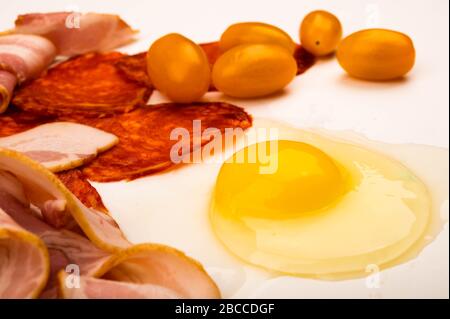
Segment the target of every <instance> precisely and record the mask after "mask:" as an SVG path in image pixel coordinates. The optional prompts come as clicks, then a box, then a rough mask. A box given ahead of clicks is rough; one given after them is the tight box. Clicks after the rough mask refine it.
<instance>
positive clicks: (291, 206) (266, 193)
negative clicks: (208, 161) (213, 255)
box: [215, 141, 345, 218]
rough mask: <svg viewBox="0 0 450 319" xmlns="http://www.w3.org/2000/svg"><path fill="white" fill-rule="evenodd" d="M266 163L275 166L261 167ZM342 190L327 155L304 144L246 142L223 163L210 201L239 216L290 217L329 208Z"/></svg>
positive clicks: (340, 176) (339, 176)
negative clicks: (242, 147) (269, 168)
mask: <svg viewBox="0 0 450 319" xmlns="http://www.w3.org/2000/svg"><path fill="white" fill-rule="evenodd" d="M274 143H276V144H274ZM261 154H264V155H263V156H261ZM252 159H254V160H252ZM269 166H272V167H275V169H273V170H271V171H270V170H266V171H268V172H264V168H268V167H269ZM230 185H233V187H230ZM344 190H345V182H344V178H343V175H342V173H341V171H340V169H339V167H338V166H337V165H336V163H335V162H334V161H333V160H332V159H331V158H330V157H329V156H328V155H327V154H325V153H324V152H322V151H321V150H319V149H318V148H316V147H314V146H311V145H308V144H306V143H300V142H293V141H272V142H262V143H259V144H255V145H253V146H250V147H247V148H245V149H243V150H241V151H240V152H237V153H235V154H234V155H233V157H232V158H231V160H229V161H228V162H227V163H225V164H224V165H223V166H222V169H221V171H220V173H219V177H218V180H217V188H216V194H215V195H216V196H215V200H216V203H217V205H219V206H222V207H223V208H225V209H224V210H222V211H224V212H228V213H229V214H234V215H239V216H241V217H242V216H253V217H263V218H286V217H289V218H291V217H295V216H296V215H297V214H305V213H308V212H313V211H317V210H320V209H323V208H325V207H328V206H329V205H331V204H332V203H333V202H335V201H336V200H337V199H339V198H340V196H341V195H342V193H343V192H344Z"/></svg>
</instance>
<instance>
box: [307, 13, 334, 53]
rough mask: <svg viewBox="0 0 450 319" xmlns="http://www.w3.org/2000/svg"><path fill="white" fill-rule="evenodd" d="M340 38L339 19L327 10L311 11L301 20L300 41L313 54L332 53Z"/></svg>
mask: <svg viewBox="0 0 450 319" xmlns="http://www.w3.org/2000/svg"><path fill="white" fill-rule="evenodd" d="M341 38H342V26H341V23H340V22H339V19H338V18H336V16H334V15H333V14H331V13H329V12H327V11H322V10H318V11H313V12H311V13H309V14H308V15H307V16H306V17H305V18H304V19H303V21H302V24H301V26H300V42H301V44H302V46H303V47H304V48H305V49H306V50H308V51H309V52H311V53H312V54H314V55H315V56H325V55H328V54H331V53H333V52H334V51H335V50H336V48H337V46H338V44H339V41H340V40H341Z"/></svg>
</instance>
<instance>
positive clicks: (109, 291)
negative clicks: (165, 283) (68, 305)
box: [59, 272, 182, 299]
mask: <svg viewBox="0 0 450 319" xmlns="http://www.w3.org/2000/svg"><path fill="white" fill-rule="evenodd" d="M69 280H70V275H68V274H66V273H64V272H61V273H60V275H59V283H60V293H61V296H62V297H63V298H64V299H180V298H182V297H181V296H180V295H178V294H177V293H176V292H175V291H172V290H170V289H167V288H165V287H161V286H158V285H154V284H133V283H124V282H117V281H112V280H106V279H96V278H93V277H87V276H80V277H79V279H77V282H78V283H79V286H78V287H77V288H71V286H72V285H71V284H68V282H69Z"/></svg>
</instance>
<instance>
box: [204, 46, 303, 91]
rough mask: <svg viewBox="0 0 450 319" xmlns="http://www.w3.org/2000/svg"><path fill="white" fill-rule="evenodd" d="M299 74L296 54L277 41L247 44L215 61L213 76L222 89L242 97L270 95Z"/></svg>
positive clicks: (220, 89) (229, 51) (235, 48)
mask: <svg viewBox="0 0 450 319" xmlns="http://www.w3.org/2000/svg"><path fill="white" fill-rule="evenodd" d="M296 73H297V62H296V61H295V59H294V58H293V57H292V54H291V53H290V52H289V51H287V50H286V49H284V48H283V47H280V46H278V45H273V44H243V45H240V46H237V47H234V48H233V49H231V50H228V51H227V52H225V53H224V54H223V55H222V56H220V58H219V59H218V60H217V62H216V63H215V64H214V67H213V72H212V79H213V83H214V86H215V87H216V88H217V89H218V90H219V91H221V92H223V93H225V94H227V95H230V96H233V97H239V98H252V97H259V96H264V95H268V94H271V93H274V92H277V91H279V90H281V89H282V88H284V87H285V86H286V85H288V84H289V82H291V81H292V79H293V78H294V77H295V74H296Z"/></svg>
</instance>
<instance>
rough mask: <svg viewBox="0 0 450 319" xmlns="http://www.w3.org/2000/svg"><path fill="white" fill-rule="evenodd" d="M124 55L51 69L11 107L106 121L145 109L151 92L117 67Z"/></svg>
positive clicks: (95, 55)
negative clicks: (107, 116) (138, 108)
mask: <svg viewBox="0 0 450 319" xmlns="http://www.w3.org/2000/svg"><path fill="white" fill-rule="evenodd" d="M122 56H123V54H121V53H118V52H110V53H107V54H99V53H89V54H85V55H81V56H78V57H75V58H73V59H69V60H68V61H65V62H63V63H60V64H58V65H57V66H55V67H53V68H51V69H50V70H49V71H48V72H47V74H46V75H45V76H42V77H40V78H38V79H36V80H34V81H32V82H31V83H29V84H27V85H24V86H23V87H22V88H20V89H19V90H18V91H17V92H16V94H15V96H14V98H13V101H12V103H13V104H14V105H16V106H17V107H19V108H21V109H23V110H25V111H29V112H31V113H34V114H37V115H41V116H42V115H44V116H57V115H65V114H80V115H82V116H84V117H86V116H90V117H92V116H95V117H103V116H106V115H111V114H117V113H123V112H129V111H131V110H133V109H134V108H136V107H138V106H142V105H145V104H146V103H147V100H148V98H149V97H150V94H151V89H149V88H148V87H144V86H142V85H140V84H138V83H136V82H135V81H130V80H128V79H127V78H126V77H124V76H123V75H122V74H121V73H119V72H118V69H117V67H116V66H115V63H116V62H117V60H118V59H119V58H121V57H122Z"/></svg>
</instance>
